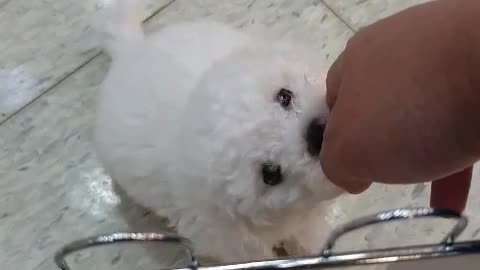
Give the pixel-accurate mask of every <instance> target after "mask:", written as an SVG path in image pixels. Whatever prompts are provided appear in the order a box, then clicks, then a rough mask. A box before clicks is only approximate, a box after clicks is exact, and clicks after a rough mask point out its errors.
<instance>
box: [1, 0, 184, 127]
mask: <svg viewBox="0 0 480 270" xmlns="http://www.w3.org/2000/svg"><path fill="white" fill-rule="evenodd" d="M175 1H176V0H171V1H170V2H168V3H167V4H165V5H164V6H162V7H160V8H159V9H157V10H155V11H154V12H153V13H152V14H151V15H150V16H148V17H147V18H146V19H145V20H143V22H142V23H146V22H148V21H149V20H150V19H152V18H153V17H155V16H156V15H157V14H159V13H160V12H162V11H163V10H164V9H166V8H167V7H169V6H170V5H171V4H173V2H175ZM102 54H103V51H100V52H98V53H96V54H95V55H94V56H92V57H90V58H88V59H87V60H86V61H85V62H83V63H81V64H80V65H79V66H77V67H76V68H74V69H73V70H72V71H70V72H68V73H67V74H66V75H65V76H64V77H61V78H60V79H59V80H58V81H57V82H55V83H53V84H52V85H51V86H49V87H48V88H47V89H46V90H45V91H43V92H42V93H40V94H39V95H38V96H36V97H34V98H33V99H32V100H30V101H29V102H27V103H26V104H25V105H23V106H22V107H21V108H19V109H18V110H17V111H15V112H14V113H12V114H11V115H9V116H8V117H6V118H5V119H3V120H1V121H0V126H1V125H2V124H4V123H5V122H7V121H8V120H10V119H11V118H12V117H14V116H15V115H17V114H18V113H20V112H22V111H23V110H25V109H26V108H27V107H28V106H30V105H31V104H32V103H34V102H35V101H37V100H38V99H40V98H41V97H43V96H44V95H45V94H47V93H48V92H50V90H52V89H53V88H55V87H57V86H58V85H60V84H61V83H63V82H64V81H65V80H67V79H69V78H70V77H71V76H73V75H74V74H75V73H77V72H78V71H80V70H81V69H83V68H84V67H85V66H87V65H88V64H90V63H91V62H93V60H95V59H96V58H97V57H99V56H100V55H102Z"/></svg>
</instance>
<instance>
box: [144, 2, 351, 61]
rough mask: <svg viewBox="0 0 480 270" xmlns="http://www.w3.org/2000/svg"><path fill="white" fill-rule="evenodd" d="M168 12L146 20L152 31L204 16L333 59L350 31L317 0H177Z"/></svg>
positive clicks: (327, 59) (329, 59) (349, 34)
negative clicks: (315, 50) (292, 42)
mask: <svg viewBox="0 0 480 270" xmlns="http://www.w3.org/2000/svg"><path fill="white" fill-rule="evenodd" d="M168 10H169V12H166V13H164V14H162V16H157V17H155V18H154V19H153V20H152V21H151V22H149V23H148V24H147V31H154V30H156V29H159V28H161V27H162V26H163V25H165V24H166V23H172V22H178V21H185V20H195V19H199V18H207V19H210V20H215V21H220V22H224V23H228V24H230V25H233V26H236V27H238V28H241V29H243V30H244V31H248V32H251V33H258V32H261V33H262V34H267V35H268V36H271V37H276V38H287V39H290V40H297V41H299V42H303V43H306V44H309V45H310V46H313V47H314V48H318V50H319V53H320V54H322V55H323V56H324V59H326V61H327V62H330V61H333V60H334V56H336V55H338V54H339V53H340V50H341V49H342V48H343V44H344V43H345V40H347V39H348V37H350V36H351V34H352V32H351V31H350V30H349V29H348V28H346V27H345V26H344V25H343V24H342V23H341V22H340V21H339V20H338V19H337V18H336V17H335V15H334V14H333V13H331V12H330V11H329V10H328V9H327V8H326V7H325V6H324V5H323V4H322V3H321V1H319V0H300V1H284V0H282V1H276V0H258V1H257V0H232V1H223V2H222V5H218V1H211V0H197V1H190V0H177V1H175V2H174V3H173V4H172V5H171V6H170V7H169V8H168Z"/></svg>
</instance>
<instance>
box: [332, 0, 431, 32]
mask: <svg viewBox="0 0 480 270" xmlns="http://www.w3.org/2000/svg"><path fill="white" fill-rule="evenodd" d="M428 1H431V0H401V1H398V0H323V2H324V3H325V4H326V5H328V6H329V7H330V8H331V9H332V10H333V11H334V12H335V13H336V14H337V15H338V16H340V17H341V18H342V19H343V20H344V21H345V22H346V23H347V24H348V25H349V26H350V27H351V28H352V29H354V30H355V31H356V30H358V29H360V28H361V27H364V26H366V25H369V24H371V23H373V22H375V21H377V20H380V19H382V18H385V17H387V16H389V15H392V14H394V13H396V12H399V11H401V10H404V9H406V8H408V7H411V6H414V5H418V4H421V3H426V2H428Z"/></svg>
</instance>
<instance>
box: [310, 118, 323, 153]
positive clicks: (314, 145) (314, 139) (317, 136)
mask: <svg viewBox="0 0 480 270" xmlns="http://www.w3.org/2000/svg"><path fill="white" fill-rule="evenodd" d="M324 131H325V123H323V122H322V121H320V119H318V118H315V119H313V120H312V121H311V122H310V124H309V125H308V127H307V132H306V135H305V140H306V142H307V151H308V153H309V154H310V155H312V156H313V157H318V156H319V155H320V150H322V142H323V132H324Z"/></svg>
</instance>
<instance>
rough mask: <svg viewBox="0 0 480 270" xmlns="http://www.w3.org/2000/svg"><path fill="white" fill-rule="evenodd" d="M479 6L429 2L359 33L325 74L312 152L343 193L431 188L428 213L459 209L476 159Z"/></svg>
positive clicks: (467, 0) (479, 147) (472, 0)
mask: <svg viewBox="0 0 480 270" xmlns="http://www.w3.org/2000/svg"><path fill="white" fill-rule="evenodd" d="M479 14H480V1H476V0H438V1H433V2H428V3H426V4H422V5H418V6H415V7H412V8H409V9H407V10H404V11H402V12H399V13H397V14H394V15H392V16H390V17H388V18H385V19H383V20H380V21H378V22H376V23H374V24H372V25H370V26H367V27H366V28H364V29H362V30H360V31H359V32H358V33H357V34H355V35H354V36H353V37H352V38H351V39H350V40H349V42H348V43H347V46H346V48H345V50H344V51H343V52H342V53H341V54H340V56H339V57H338V59H337V60H336V61H335V62H334V64H333V65H332V66H331V68H330V70H329V72H328V75H327V102H328V104H329V107H330V109H331V114H330V117H329V119H328V123H327V126H326V129H325V133H324V136H323V145H322V151H321V155H320V159H321V164H322V168H323V170H324V172H325V174H326V175H327V176H328V177H329V178H330V179H331V180H332V181H333V182H334V183H335V184H337V185H338V186H340V187H342V188H344V189H346V190H347V191H349V192H350V193H360V192H363V191H364V190H366V189H367V188H368V187H369V186H370V184H371V183H372V182H380V183H387V184H412V183H419V182H429V181H433V182H432V194H431V206H432V207H442V208H450V209H452V210H455V211H463V210H464V208H465V204H466V200H467V195H468V191H469V187H470V181H471V170H472V168H471V167H472V166H473V164H474V163H475V161H477V160H478V159H479V157H480V139H479V138H480V123H479V121H480V120H479V119H480V89H479V86H480V83H479V82H480V76H477V74H476V72H478V71H480V31H479V30H478V29H479V28H478V27H477V26H476V25H478V24H479V23H480V16H479Z"/></svg>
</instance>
